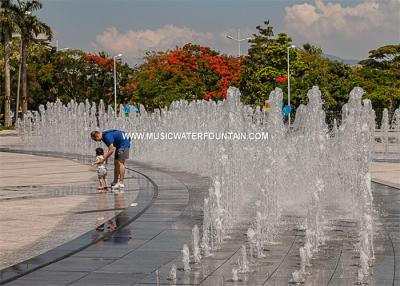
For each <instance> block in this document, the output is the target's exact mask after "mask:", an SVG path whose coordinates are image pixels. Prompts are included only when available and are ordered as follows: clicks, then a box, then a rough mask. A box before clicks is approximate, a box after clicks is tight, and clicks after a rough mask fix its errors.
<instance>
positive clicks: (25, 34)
mask: <svg viewBox="0 0 400 286" xmlns="http://www.w3.org/2000/svg"><path fill="white" fill-rule="evenodd" d="M17 1H18V7H16V8H14V12H15V14H16V16H17V17H16V22H17V24H18V27H19V30H20V33H21V82H22V102H21V104H22V113H23V114H25V113H26V112H27V111H28V78H27V61H26V59H27V54H26V51H27V47H28V46H29V45H30V44H31V43H32V42H36V41H38V39H37V37H38V36H39V35H44V36H45V37H46V38H47V39H48V40H50V39H51V37H52V31H51V28H50V27H49V26H47V25H46V24H45V23H43V22H41V21H40V20H39V19H38V18H37V17H36V16H34V15H32V12H34V11H36V10H39V9H41V8H42V3H40V2H39V1H38V0H27V1H22V0H17Z"/></svg>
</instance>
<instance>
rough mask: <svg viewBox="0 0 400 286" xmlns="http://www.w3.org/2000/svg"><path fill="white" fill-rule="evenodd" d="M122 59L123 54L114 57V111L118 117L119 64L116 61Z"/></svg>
mask: <svg viewBox="0 0 400 286" xmlns="http://www.w3.org/2000/svg"><path fill="white" fill-rule="evenodd" d="M120 57H122V54H118V55H116V56H114V110H115V115H117V63H116V59H117V58H120Z"/></svg>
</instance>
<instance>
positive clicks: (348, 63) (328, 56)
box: [322, 53, 359, 66]
mask: <svg viewBox="0 0 400 286" xmlns="http://www.w3.org/2000/svg"><path fill="white" fill-rule="evenodd" d="M322 56H323V57H325V58H327V59H330V60H332V61H337V62H340V63H344V64H347V65H350V66H355V65H357V64H358V62H359V60H351V59H342V58H340V57H337V56H334V55H329V54H324V53H322Z"/></svg>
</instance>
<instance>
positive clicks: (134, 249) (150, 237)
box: [1, 162, 400, 286]
mask: <svg viewBox="0 0 400 286" xmlns="http://www.w3.org/2000/svg"><path fill="white" fill-rule="evenodd" d="M129 168H130V169H131V170H135V171H136V172H139V174H138V173H136V174H137V175H135V176H140V177H141V178H142V182H143V183H142V185H147V187H145V188H141V191H140V192H139V194H138V197H137V201H138V202H139V206H141V208H140V207H139V208H138V207H127V208H126V209H125V210H124V211H122V212H121V213H120V215H119V216H117V217H116V218H114V222H115V224H116V225H117V226H118V229H117V230H116V231H115V232H114V233H111V234H110V233H108V228H107V224H106V226H105V231H104V232H101V233H99V232H98V231H95V230H93V231H91V232H89V233H88V234H86V235H83V236H82V237H81V238H79V239H77V240H73V241H71V242H70V243H67V244H66V245H63V246H61V247H60V248H58V249H55V250H53V253H52V252H51V251H50V252H49V253H48V256H49V257H48V258H47V263H48V262H50V261H51V260H52V259H54V257H57V255H58V256H59V258H63V257H62V256H60V254H64V255H65V258H64V259H61V260H59V261H57V262H54V263H51V264H49V265H47V266H45V263H46V256H43V257H42V258H40V259H41V260H40V261H38V260H37V259H36V260H35V259H33V260H31V261H30V263H27V264H26V265H24V264H20V265H18V266H17V267H19V268H18V270H16V269H17V268H16V267H14V268H11V269H7V271H3V272H2V274H1V279H2V280H3V281H5V279H7V277H12V276H13V275H15V274H16V273H23V272H24V271H25V270H26V269H28V270H29V269H31V270H33V269H34V267H35V265H36V266H37V265H40V268H39V269H36V270H34V271H33V272H32V273H29V274H27V275H24V276H22V277H20V278H19V279H17V280H14V281H11V282H10V283H8V284H7V285H96V286H97V285H157V284H159V285H174V284H172V282H171V281H170V280H168V272H169V270H170V267H171V266H172V264H175V265H176V266H177V268H178V271H177V281H176V285H210V286H211V285H212V286H214V285H216V286H217V285H288V284H289V281H290V279H291V274H292V272H293V271H295V270H297V269H299V266H300V257H299V248H300V246H302V245H303V244H304V231H303V230H301V229H298V227H297V225H298V223H299V221H301V219H302V218H299V217H295V216H291V215H289V214H286V215H284V217H283V219H284V220H285V221H286V222H287V223H286V227H285V228H283V229H282V230H281V232H280V233H279V234H278V237H277V238H276V241H277V242H276V243H271V244H267V245H266V246H265V248H264V254H265V257H263V258H258V259H257V260H256V259H255V258H254V259H251V258H250V260H253V261H250V262H251V263H250V271H249V272H248V273H239V274H238V278H239V281H235V282H233V281H232V280H231V279H232V269H233V268H237V267H238V260H239V259H240V248H241V246H242V245H243V244H244V243H245V241H246V237H245V235H243V233H245V230H246V229H247V228H248V225H246V224H241V225H240V228H237V229H233V230H232V232H231V233H229V236H230V237H229V238H227V239H226V240H225V241H224V243H223V245H222V247H221V249H219V250H217V251H215V252H214V253H213V255H212V256H209V257H206V258H203V259H202V263H201V264H191V268H192V271H190V272H188V273H186V272H184V271H183V270H182V267H183V265H182V262H181V252H180V250H181V248H182V245H183V244H184V243H187V244H188V245H190V241H191V229H192V227H193V225H194V224H199V226H200V224H201V220H202V212H201V209H202V201H203V197H204V194H205V193H206V192H207V189H208V186H209V180H208V179H207V178H204V177H200V176H197V175H193V174H187V173H184V172H172V171H171V170H163V169H158V168H155V167H153V166H146V165H143V164H140V163H135V162H130V163H129ZM132 172H133V171H132ZM373 194H374V204H375V209H376V222H375V225H376V228H375V232H376V235H375V257H376V259H375V262H374V265H373V267H372V268H371V272H372V273H373V275H372V278H371V281H370V285H382V286H385V285H400V280H399V279H400V277H399V270H400V269H399V265H400V263H398V262H397V263H396V259H398V257H399V249H400V190H399V189H396V188H392V187H387V186H385V185H382V184H376V183H374V184H373ZM120 195H121V194H120ZM120 195H117V196H116V198H118V197H119V196H120ZM118 221H119V222H118ZM107 234H108V235H107ZM327 236H328V240H327V242H326V244H325V245H323V246H322V247H321V249H320V251H319V252H318V253H317V254H316V255H315V257H314V259H313V260H312V267H309V268H307V271H309V275H307V277H306V281H305V283H304V284H303V285H318V286H319V285H344V286H346V285H354V283H355V282H356V281H357V270H358V264H359V257H358V254H357V251H356V247H355V244H356V240H357V227H356V224H355V222H353V221H350V220H345V219H340V218H337V219H332V220H330V221H329V222H328V224H327ZM396 257H397V258H396ZM43 262H45V263H43ZM24 267H26V268H24ZM18 271H19V272H18Z"/></svg>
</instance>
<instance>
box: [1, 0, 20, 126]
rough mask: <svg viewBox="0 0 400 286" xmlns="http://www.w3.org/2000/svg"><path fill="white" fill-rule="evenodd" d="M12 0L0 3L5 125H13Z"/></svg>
mask: <svg viewBox="0 0 400 286" xmlns="http://www.w3.org/2000/svg"><path fill="white" fill-rule="evenodd" d="M12 5H13V4H12V3H11V1H10V0H1V3H0V26H1V27H2V29H1V31H0V40H1V42H2V44H3V47H4V125H5V126H6V127H9V126H11V125H12V118H11V116H10V111H11V108H10V106H11V73H10V49H11V48H10V46H11V36H12V33H13V32H15V31H16V29H17V27H16V24H15V14H14V13H13V12H12V10H11V9H10V8H11V7H12Z"/></svg>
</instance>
